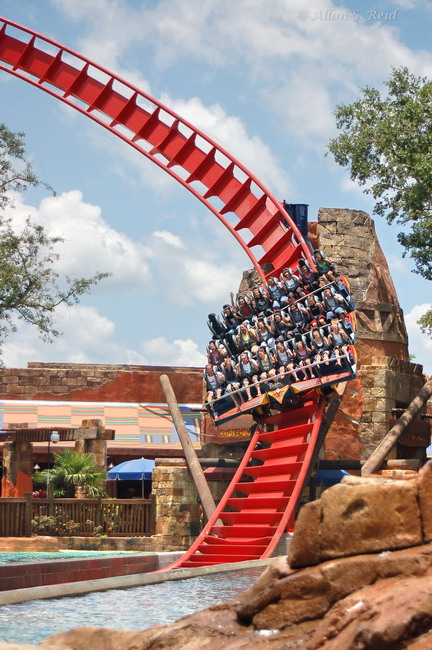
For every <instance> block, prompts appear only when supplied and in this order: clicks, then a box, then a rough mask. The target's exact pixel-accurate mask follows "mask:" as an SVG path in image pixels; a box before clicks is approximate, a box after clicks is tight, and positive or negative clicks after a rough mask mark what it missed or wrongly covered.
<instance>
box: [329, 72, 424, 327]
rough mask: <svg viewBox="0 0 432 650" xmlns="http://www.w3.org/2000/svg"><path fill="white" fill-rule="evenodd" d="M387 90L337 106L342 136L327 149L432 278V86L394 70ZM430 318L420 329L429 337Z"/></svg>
mask: <svg viewBox="0 0 432 650" xmlns="http://www.w3.org/2000/svg"><path fill="white" fill-rule="evenodd" d="M386 86H387V94H386V95H385V96H381V93H380V92H379V91H378V90H376V89H375V88H369V87H366V88H364V89H363V90H362V91H361V92H362V96H361V97H360V99H358V100H357V101H355V102H354V103H352V104H348V105H339V106H337V108H336V111H335V115H336V125H337V128H338V129H339V131H340V134H339V135H338V137H336V138H334V139H333V140H330V143H329V146H328V149H329V151H330V152H331V153H332V154H333V156H334V158H335V160H336V162H337V163H339V164H340V165H342V166H343V167H347V168H348V169H349V171H350V175H351V179H352V180H354V181H357V182H358V183H359V184H360V185H363V186H364V191H365V193H367V194H371V195H372V196H373V198H374V199H375V207H374V213H375V214H377V215H380V216H385V217H386V218H387V221H388V222H389V223H392V222H395V223H398V224H401V225H402V226H403V227H404V229H403V230H402V231H401V232H400V233H399V235H398V240H399V242H400V243H401V244H402V246H403V247H404V248H405V251H404V253H403V255H406V254H407V253H409V255H410V256H411V257H412V259H413V261H414V264H415V272H416V273H418V274H420V275H421V276H423V277H424V278H426V279H427V280H432V82H431V81H429V80H427V79H426V78H422V77H416V76H414V75H412V74H410V72H409V71H408V69H407V68H398V69H393V72H392V75H391V76H390V78H389V80H388V81H387V82H386ZM428 314H429V316H427V315H426V317H427V318H426V321H423V319H422V321H423V326H424V328H425V329H424V331H428V332H429V333H432V329H431V327H430V325H429V328H428V327H427V323H428V322H429V323H431V322H432V311H430V312H428ZM423 318H425V317H423Z"/></svg>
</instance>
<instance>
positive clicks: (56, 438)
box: [46, 431, 60, 496]
mask: <svg viewBox="0 0 432 650" xmlns="http://www.w3.org/2000/svg"><path fill="white" fill-rule="evenodd" d="M59 440H60V434H59V432H58V431H51V434H50V436H49V438H48V463H47V466H48V468H47V489H46V491H47V496H49V495H48V489H49V482H50V458H51V456H50V444H51V443H52V442H53V443H54V444H56V443H57V442H58V441H59Z"/></svg>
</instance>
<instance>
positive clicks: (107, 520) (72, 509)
mask: <svg viewBox="0 0 432 650" xmlns="http://www.w3.org/2000/svg"><path fill="white" fill-rule="evenodd" d="M32 520H33V522H35V523H33V525H32ZM154 530H155V503H154V498H153V497H152V498H150V499H118V500H117V499H100V498H98V499H32V498H31V495H30V494H29V495H26V496H25V497H23V498H3V499H0V537H29V536H30V535H32V534H37V535H54V536H73V535H75V536H94V535H97V536H101V535H104V536H105V535H106V536H110V537H134V536H145V535H152V534H154Z"/></svg>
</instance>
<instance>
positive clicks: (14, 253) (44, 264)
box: [0, 124, 109, 345]
mask: <svg viewBox="0 0 432 650" xmlns="http://www.w3.org/2000/svg"><path fill="white" fill-rule="evenodd" d="M40 185H43V186H45V187H47V188H48V187H49V186H47V185H46V184H45V183H42V182H41V181H40V180H39V179H38V178H37V177H36V175H35V173H34V171H33V169H32V167H31V165H30V164H29V163H28V162H27V161H26V160H25V146H24V141H23V134H22V133H12V132H11V131H10V130H9V129H8V128H7V127H6V126H5V125H4V124H0V345H1V343H2V341H3V340H4V339H5V338H6V337H7V335H8V334H10V333H11V332H13V331H16V328H17V325H16V323H17V320H22V321H25V322H27V323H30V324H32V325H35V326H36V328H37V329H38V330H39V333H40V335H41V336H42V338H43V339H44V340H52V339H53V337H56V336H58V335H59V332H58V331H57V330H56V329H55V327H54V315H55V314H54V312H55V308H56V307H57V306H58V305H60V304H66V305H72V304H74V303H77V302H78V301H79V297H80V296H82V295H83V294H85V293H88V292H89V291H90V289H91V287H92V286H94V285H95V284H97V283H98V282H99V281H100V280H101V279H103V278H106V277H108V275H109V274H107V273H97V274H96V275H94V276H93V277H90V278H70V277H60V276H59V274H58V273H57V272H56V271H55V268H54V265H55V262H56V261H57V260H58V258H59V256H58V254H57V253H55V252H54V248H55V246H56V245H57V244H58V243H60V242H62V241H63V240H62V239H61V238H59V237H49V236H48V235H47V234H46V232H45V230H44V228H43V226H41V225H40V224H34V223H32V222H31V221H30V219H27V221H26V224H25V226H24V227H23V228H22V229H21V230H20V231H17V229H16V227H15V226H14V225H13V220H12V218H10V217H7V216H6V215H5V209H6V208H8V209H9V210H10V209H13V206H14V203H13V194H14V193H16V192H23V191H25V190H26V189H28V188H29V187H37V186H40ZM49 189H51V188H49Z"/></svg>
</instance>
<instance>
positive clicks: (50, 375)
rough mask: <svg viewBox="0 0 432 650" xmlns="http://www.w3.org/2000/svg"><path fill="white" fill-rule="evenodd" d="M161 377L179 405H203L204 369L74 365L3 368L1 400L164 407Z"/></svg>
mask: <svg viewBox="0 0 432 650" xmlns="http://www.w3.org/2000/svg"><path fill="white" fill-rule="evenodd" d="M162 374H167V375H168V376H169V378H170V381H171V384H172V386H173V389H174V392H175V394H176V396H177V399H178V401H179V402H184V403H188V402H189V403H196V402H198V403H200V402H201V400H202V369H201V368H181V367H179V368H174V367H172V366H127V365H108V364H106V365H102V364H74V363H29V364H28V367H27V368H1V369H0V399H29V400H30V399H32V400H38V399H39V400H67V401H77V402H79V401H81V402H86V401H91V402H142V401H146V402H156V403H157V402H162V403H163V402H165V397H164V394H163V391H162V388H161V385H160V382H159V377H160V376H161V375H162Z"/></svg>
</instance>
